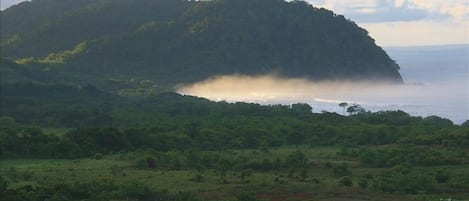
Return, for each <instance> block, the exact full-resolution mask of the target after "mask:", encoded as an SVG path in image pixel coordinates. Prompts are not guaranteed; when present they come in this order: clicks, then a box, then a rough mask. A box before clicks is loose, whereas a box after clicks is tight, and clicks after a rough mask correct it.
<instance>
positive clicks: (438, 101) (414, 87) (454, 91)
mask: <svg viewBox="0 0 469 201" xmlns="http://www.w3.org/2000/svg"><path fill="white" fill-rule="evenodd" d="M385 50H386V51H387V52H388V54H389V55H390V56H391V58H393V59H394V60H396V61H397V63H398V64H399V65H400V67H401V70H400V73H401V75H402V77H403V79H404V82H405V84H403V85H399V84H389V83H379V82H375V81H373V82H366V81H363V82H332V81H331V82H327V81H326V82H315V81H311V80H304V79H285V78H279V77H278V76H275V75H263V76H243V75H229V76H219V77H214V78H210V79H208V80H205V81H202V82H199V83H195V84H193V85H188V86H181V87H180V88H179V89H178V91H179V93H181V94H188V95H193V96H199V97H205V98H208V99H211V100H215V101H222V100H224V101H228V102H237V101H244V102H256V103H260V104H292V103H298V102H303V103H308V104H310V105H311V106H312V107H313V112H322V111H328V112H337V113H340V114H342V113H343V109H342V108H341V107H339V106H338V104H339V103H341V102H347V103H349V104H360V105H362V106H363V107H364V108H365V109H367V110H370V111H380V110H383V111H386V110H403V111H405V112H407V113H410V114H412V115H415V116H424V117H425V116H430V115H437V116H440V117H444V118H448V119H450V120H452V121H453V122H454V123H457V124H460V123H463V122H464V121H466V120H468V119H469V70H468V68H469V45H451V46H429V47H392V48H385Z"/></svg>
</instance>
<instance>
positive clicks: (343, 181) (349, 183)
mask: <svg viewBox="0 0 469 201" xmlns="http://www.w3.org/2000/svg"><path fill="white" fill-rule="evenodd" d="M339 184H340V185H342V186H349V187H350V186H352V185H353V181H352V179H350V177H342V178H341V179H340V180H339Z"/></svg>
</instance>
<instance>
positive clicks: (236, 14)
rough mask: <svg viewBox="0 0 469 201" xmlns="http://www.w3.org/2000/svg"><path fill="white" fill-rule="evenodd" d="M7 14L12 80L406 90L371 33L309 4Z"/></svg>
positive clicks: (252, 2)
mask: <svg viewBox="0 0 469 201" xmlns="http://www.w3.org/2000/svg"><path fill="white" fill-rule="evenodd" d="M0 13H1V19H2V29H1V35H2V40H1V51H2V60H6V59H7V58H9V59H11V60H15V61H16V62H17V64H15V65H16V66H17V67H15V68H11V67H8V66H4V65H3V64H2V65H1V68H2V74H4V75H2V76H5V77H9V79H8V80H12V81H17V80H14V79H13V78H15V77H17V76H15V75H18V74H21V75H22V77H21V78H24V79H28V80H30V81H31V80H34V81H39V82H45V83H49V82H67V83H72V84H79V85H86V84H92V85H95V86H97V87H98V88H100V89H105V90H106V91H113V92H116V91H117V90H121V88H120V87H118V86H119V85H122V84H123V83H122V82H125V81H127V80H135V81H136V82H140V81H146V80H148V81H151V82H153V83H155V84H156V85H157V87H156V89H155V90H157V89H159V88H161V87H162V88H167V87H168V86H169V87H171V86H173V85H175V84H180V83H192V82H195V81H200V80H204V79H206V78H209V77H212V76H215V75H227V74H234V73H240V74H247V75H258V74H266V73H272V72H275V73H277V74H278V75H280V76H284V77H301V78H303V77H305V78H312V79H315V80H324V79H341V80H356V79H365V80H370V79H371V80H375V79H376V80H381V81H383V80H386V81H392V82H402V79H401V76H400V75H399V73H398V70H399V66H398V65H397V64H396V63H395V62H394V61H393V60H392V59H390V58H389V56H388V55H387V54H386V52H384V51H383V50H382V49H381V48H380V47H378V46H376V45H375V43H374V40H373V39H372V38H370V37H369V36H368V33H367V31H366V30H364V29H362V28H360V27H358V26H357V25H356V24H355V23H354V22H352V21H350V20H348V19H346V18H345V17H344V16H341V15H337V14H334V13H333V12H332V11H329V10H326V9H323V8H321V9H320V8H315V7H312V6H311V5H309V4H307V3H305V2H303V1H289V2H286V1H283V0H213V1H187V0H157V1H154V0H138V1H122V0H117V1H108V0H98V1H88V0H86V1H79V2H75V1H73V2H72V1H70V0H67V1H62V0H37V1H34V2H25V3H22V4H21V5H19V6H14V7H12V8H9V9H6V10H5V11H2V12H0ZM116 80H117V81H120V82H118V83H116V82H114V81H116ZM2 82H3V81H2ZM116 87H117V89H116ZM130 89H135V88H132V87H130V88H129V90H130ZM143 89H144V90H145V89H146V90H149V89H148V87H143ZM129 90H127V91H125V92H128V91H129ZM130 91H133V90H130Z"/></svg>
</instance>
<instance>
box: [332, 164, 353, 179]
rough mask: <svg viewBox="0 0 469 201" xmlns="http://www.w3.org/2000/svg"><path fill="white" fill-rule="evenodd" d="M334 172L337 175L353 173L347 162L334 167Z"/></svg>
mask: <svg viewBox="0 0 469 201" xmlns="http://www.w3.org/2000/svg"><path fill="white" fill-rule="evenodd" d="M332 174H333V175H334V176H336V177H343V176H348V175H350V174H351V172H350V170H349V169H348V164H347V163H342V164H339V165H336V166H334V168H332Z"/></svg>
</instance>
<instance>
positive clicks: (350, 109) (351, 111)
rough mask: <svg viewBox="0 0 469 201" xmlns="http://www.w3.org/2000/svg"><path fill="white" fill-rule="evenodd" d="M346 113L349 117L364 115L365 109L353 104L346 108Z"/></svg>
mask: <svg viewBox="0 0 469 201" xmlns="http://www.w3.org/2000/svg"><path fill="white" fill-rule="evenodd" d="M347 112H348V113H349V114H350V115H353V114H360V113H364V112H365V108H363V107H362V106H361V105H359V104H353V105H352V106H350V107H348V108H347Z"/></svg>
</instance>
